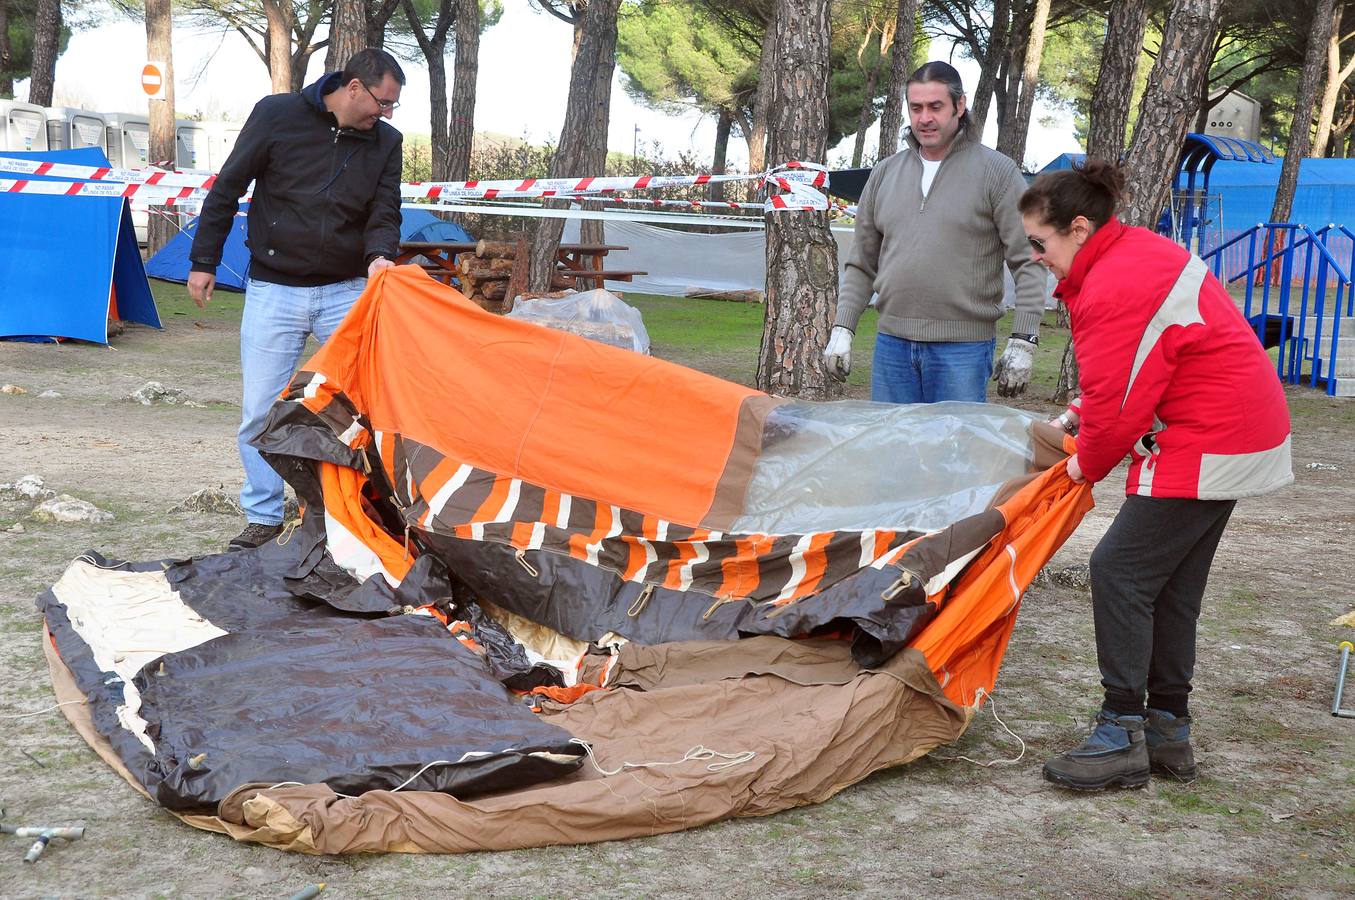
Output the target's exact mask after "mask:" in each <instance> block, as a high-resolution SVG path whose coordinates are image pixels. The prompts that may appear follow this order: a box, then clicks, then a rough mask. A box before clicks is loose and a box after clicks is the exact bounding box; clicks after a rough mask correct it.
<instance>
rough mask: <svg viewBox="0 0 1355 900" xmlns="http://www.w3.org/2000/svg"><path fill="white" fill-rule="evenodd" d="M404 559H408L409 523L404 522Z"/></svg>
mask: <svg viewBox="0 0 1355 900" xmlns="http://www.w3.org/2000/svg"><path fill="white" fill-rule="evenodd" d="M405 559H406V560H408V559H409V523H408V522H406V523H405Z"/></svg>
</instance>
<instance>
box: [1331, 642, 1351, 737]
mask: <svg viewBox="0 0 1355 900" xmlns="http://www.w3.org/2000/svg"><path fill="white" fill-rule="evenodd" d="M1351 650H1355V644H1352V643H1351V642H1350V641H1342V642H1341V662H1340V665H1339V666H1338V667H1337V669H1336V697H1335V698H1334V699H1333V700H1332V702H1331V714H1332V715H1333V716H1339V717H1341V718H1342V719H1355V709H1342V708H1341V695H1342V694H1344V693H1345V690H1346V668H1347V667H1348V666H1349V665H1350V651H1351Z"/></svg>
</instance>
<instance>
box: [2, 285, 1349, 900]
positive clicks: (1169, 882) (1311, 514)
mask: <svg viewBox="0 0 1355 900" xmlns="http://www.w3.org/2000/svg"><path fill="white" fill-rule="evenodd" d="M232 302H233V301H230V300H229V299H227V300H226V301H225V302H224V303H223V304H222V305H221V307H220V308H219V309H217V310H216V311H214V312H213V313H212V314H211V315H209V316H207V317H199V316H197V315H196V314H194V315H189V314H188V313H187V312H185V307H184V306H182V305H179V306H178V307H177V308H174V309H172V310H167V309H166V308H165V307H163V306H162V312H164V313H166V315H165V318H166V319H167V322H166V326H167V327H166V329H165V330H164V331H163V332H158V331H153V330H151V329H146V328H142V327H139V326H133V327H131V328H130V329H129V331H128V332H127V334H125V335H123V336H122V337H120V338H118V339H115V341H114V344H113V347H112V349H109V348H104V347H99V346H92V345H78V344H67V345H63V346H53V345H32V344H0V383H11V384H15V385H19V386H21V387H23V388H25V389H26V390H27V393H26V394H20V395H9V394H3V395H0V435H3V439H4V454H3V457H0V482H12V481H14V480H15V479H17V478H19V477H20V476H24V475H30V474H32V475H38V476H40V477H41V478H42V479H43V480H44V481H45V482H46V484H47V486H48V487H49V488H52V489H54V490H56V491H58V492H64V493H68V494H71V495H74V496H76V497H78V498H81V499H84V500H88V501H90V502H92V503H94V504H96V505H97V506H99V507H101V508H103V509H106V510H109V511H111V512H112V513H114V515H115V516H116V519H115V521H113V522H112V523H109V524H105V525H98V526H91V525H46V524H40V523H36V522H33V521H31V520H29V519H27V518H25V514H26V510H25V508H23V507H22V506H21V505H18V504H14V503H10V504H4V503H0V671H3V672H4V673H5V676H6V677H5V679H4V682H3V686H0V734H3V735H4V739H3V740H0V805H2V806H4V807H5V809H6V810H7V812H6V815H5V820H6V821H9V822H18V823H32V824H83V825H85V826H87V828H88V830H87V833H86V837H85V838H84V840H82V841H79V842H77V843H73V844H61V843H60V842H55V843H54V844H53V846H52V847H50V848H49V849H48V850H47V852H46V854H45V855H44V856H43V857H42V859H40V860H39V861H38V862H37V863H36V864H31V865H30V864H25V863H23V862H22V861H21V859H22V857H23V854H24V851H25V850H26V848H27V846H28V844H29V841H27V840H20V839H17V838H13V837H7V836H0V895H3V896H6V897H36V896H79V897H170V896H173V897H287V896H290V895H291V894H292V893H293V892H294V891H296V890H299V889H300V888H302V887H303V886H305V885H307V884H309V883H312V882H319V881H324V882H327V883H328V884H329V889H328V890H327V891H326V893H325V894H324V896H326V897H328V896H333V897H336V898H337V897H368V896H370V897H405V896H419V895H422V896H490V897H536V896H564V897H578V896H590V897H598V896H602V897H632V896H670V895H671V896H707V897H735V898H742V897H747V898H765V897H767V896H768V895H769V894H771V895H775V896H781V897H820V896H824V895H829V896H840V895H852V896H875V897H896V896H937V897H940V896H952V897H954V896H959V897H964V896H997V895H1011V894H1019V895H1033V896H1040V897H1046V896H1048V897H1060V896H1066V897H1122V896H1132V897H1184V896H1238V897H1305V898H1308V897H1338V896H1350V895H1351V894H1352V893H1355V720H1347V719H1338V718H1334V717H1333V716H1332V715H1331V714H1330V708H1331V702H1332V690H1333V685H1334V679H1335V674H1336V659H1337V650H1336V645H1337V641H1338V640H1342V639H1348V638H1355V630H1352V629H1350V628H1347V627H1344V626H1338V625H1335V624H1333V620H1334V619H1336V618H1337V617H1338V616H1341V615H1343V614H1345V613H1347V612H1350V611H1351V609H1352V607H1355V562H1353V561H1352V557H1351V552H1350V551H1351V546H1352V542H1353V541H1355V454H1353V453H1352V446H1353V440H1355V403H1341V402H1339V401H1332V400H1327V399H1326V398H1325V397H1320V396H1318V395H1316V393H1315V392H1313V391H1312V390H1311V389H1307V388H1305V389H1291V391H1290V399H1291V408H1292V410H1293V412H1294V423H1295V438H1294V447H1295V470H1296V474H1297V483H1296V484H1295V485H1294V486H1293V487H1291V488H1289V489H1287V490H1285V491H1283V492H1280V493H1277V494H1274V495H1272V496H1269V497H1265V498H1261V499H1258V500H1250V501H1244V502H1242V503H1240V504H1239V506H1238V509H1237V513H1236V515H1235V517H1234V519H1233V524H1232V525H1231V526H1230V528H1229V530H1228V532H1227V534H1226V535H1225V537H1224V541H1223V546H1222V548H1221V549H1220V552H1219V556H1218V560H1217V562H1216V564H1215V568H1214V575H1213V578H1212V580H1211V582H1210V585H1209V591H1208V596H1207V598H1206V603H1205V612H1204V615H1203V619H1202V622H1201V635H1200V663H1199V672H1198V678H1197V686H1196V694H1195V697H1194V712H1195V715H1196V743H1197V748H1198V750H1197V752H1198V754H1199V756H1200V763H1201V771H1202V777H1201V778H1200V779H1199V780H1198V781H1197V782H1195V783H1194V784H1191V785H1180V784H1174V783H1169V782H1166V781H1163V780H1160V779H1158V778H1154V780H1153V781H1152V783H1151V784H1150V786H1149V787H1147V788H1146V789H1144V790H1141V791H1128V792H1121V793H1112V794H1107V795H1094V796H1081V795H1074V794H1069V793H1064V792H1062V791H1059V790H1057V789H1055V788H1053V787H1052V786H1050V785H1048V784H1046V783H1044V782H1043V781H1042V780H1041V778H1040V766H1041V765H1042V763H1043V762H1044V760H1045V758H1046V757H1047V756H1049V755H1050V754H1051V753H1053V752H1056V751H1057V750H1060V749H1063V748H1064V747H1065V746H1066V745H1068V744H1069V743H1070V742H1073V741H1074V740H1075V739H1077V738H1079V737H1080V736H1081V734H1082V733H1083V731H1084V728H1085V722H1086V718H1087V716H1088V715H1089V714H1090V713H1091V712H1092V711H1094V709H1095V707H1096V705H1097V702H1098V700H1099V688H1098V677H1097V674H1096V667H1095V657H1094V652H1093V644H1092V638H1091V615H1090V598H1089V595H1088V593H1087V592H1086V590H1085V589H1084V588H1082V587H1079V586H1077V584H1076V579H1075V578H1073V577H1070V576H1072V575H1075V574H1076V571H1077V570H1076V568H1075V567H1077V566H1079V565H1085V563H1086V561H1087V557H1088V554H1089V553H1090V551H1091V549H1092V547H1093V546H1095V543H1096V541H1097V539H1098V537H1099V536H1100V535H1101V534H1102V533H1103V532H1104V530H1105V528H1106V526H1107V524H1108V523H1109V521H1110V519H1111V518H1112V517H1113V515H1114V513H1115V511H1116V509H1117V508H1118V505H1119V502H1120V500H1121V492H1122V490H1123V478H1124V472H1123V469H1121V470H1120V471H1119V472H1118V473H1116V475H1113V476H1112V477H1111V478H1110V479H1108V480H1107V481H1106V482H1105V483H1103V484H1101V485H1099V486H1098V487H1097V489H1096V500H1097V503H1098V506H1097V508H1096V509H1095V510H1094V511H1093V512H1092V513H1091V514H1090V516H1089V517H1088V518H1087V519H1086V521H1085V522H1084V524H1083V525H1082V526H1081V528H1080V529H1079V530H1078V532H1077V533H1076V534H1075V535H1074V536H1073V537H1072V539H1071V540H1070V541H1069V542H1068V544H1067V545H1066V546H1065V547H1064V548H1063V549H1062V550H1061V551H1060V552H1059V553H1058V555H1057V556H1056V557H1055V559H1054V560H1053V562H1052V563H1051V565H1050V566H1049V567H1048V568H1047V569H1046V573H1047V574H1049V575H1051V576H1053V575H1055V574H1056V573H1057V575H1058V577H1048V578H1046V577H1043V576H1042V578H1041V579H1040V581H1038V582H1037V584H1036V586H1034V587H1033V588H1032V589H1031V590H1030V591H1029V592H1028V594H1027V596H1026V599H1025V602H1024V607H1023V610H1022V613H1021V616H1020V619H1019V621H1018V624H1017V627H1016V633H1015V636H1014V638H1013V641H1012V644H1011V647H1010V649H1009V651H1008V653H1007V657H1006V662H1005V666H1004V669H1003V671H1002V674H1001V676H1000V678H999V681H998V685H997V691H996V694H995V702H994V703H993V704H991V705H989V706H987V707H985V708H984V710H983V712H982V713H981V715H980V716H979V717H978V718H976V720H975V722H974V724H973V727H972V728H971V729H970V731H969V732H968V733H967V734H966V735H965V736H964V737H963V738H961V740H960V741H959V742H957V743H956V744H955V745H953V746H949V747H943V748H941V749H939V750H938V751H936V753H934V754H933V755H932V756H931V757H929V758H926V759H923V760H921V761H919V762H916V763H914V764H911V765H908V766H905V767H902V768H899V769H896V770H892V771H888V772H883V773H880V774H877V775H875V776H873V777H871V778H869V779H867V780H865V781H864V782H862V783H860V784H857V785H855V786H854V787H851V788H849V789H847V790H845V791H843V792H842V793H841V794H839V795H838V796H837V797H835V798H833V799H832V800H830V801H828V802H826V803H823V804H821V805H818V806H814V807H808V808H803V809H797V810H792V811H789V812H784V813H781V814H778V815H774V816H769V817H766V818H762V819H741V820H733V821H728V822H723V823H720V824H716V825H713V826H710V827H706V828H700V829H697V830H693V831H689V832H684V833H679V834H672V835H662V836H658V837H654V838H648V839H642V840H632V841H623V842H616V843H607V844H599V845H592V846H576V847H554V848H548V849H540V850H528V851H520V852H512V853H494V854H488V853H484V854H472V855H466V856H440V857H439V856H404V855H387V856H358V857H342V858H331V857H319V858H316V857H305V856H299V855H289V854H285V853H281V852H278V851H275V850H271V849H267V848H262V847H258V846H254V845H250V844H239V843H235V842H234V841H232V840H230V839H229V838H226V837H223V836H219V835H214V834H208V833H205V832H201V831H196V830H194V829H192V828H190V827H188V826H186V825H183V824H181V823H180V822H179V821H178V820H176V819H174V818H172V817H171V816H169V815H168V814H167V813H165V812H163V811H162V810H160V809H158V808H157V807H155V806H154V805H153V804H151V803H150V802H149V801H147V800H146V799H144V798H142V797H141V796H140V795H139V794H137V793H136V792H135V791H133V790H132V788H131V787H130V786H128V785H127V784H126V783H125V782H124V781H122V779H120V778H119V777H118V776H117V775H115V774H114V773H113V772H112V771H111V770H110V769H109V768H108V767H107V766H106V765H104V763H102V762H101V761H100V760H99V759H98V758H97V757H96V756H95V755H94V754H93V753H92V752H91V751H90V750H89V748H88V747H87V746H86V745H85V743H84V742H83V741H82V740H81V739H80V738H79V737H78V736H77V735H76V734H75V732H74V731H73V730H72V728H71V727H70V726H69V725H68V724H67V722H66V720H65V719H64V717H63V716H62V715H61V713H60V712H59V711H54V710H51V709H49V707H51V705H52V704H53V703H54V702H55V701H54V700H53V697H52V692H51V688H50V685H49V682H48V676H47V669H46V665H45V663H44V660H43V654H42V650H41V643H40V636H41V620H40V618H39V616H38V613H37V611H36V610H35V608H34V606H33V598H34V597H35V596H36V595H37V594H38V593H39V592H40V591H41V590H43V589H44V588H45V587H46V586H48V585H50V584H51V583H52V582H54V581H55V580H56V579H57V578H58V576H59V575H60V573H61V572H62V570H63V569H64V568H65V566H66V565H67V563H68V562H69V561H70V560H71V559H72V558H73V557H75V556H76V555H77V554H78V553H80V552H82V551H84V550H86V549H89V548H94V549H97V550H99V551H100V552H102V553H104V554H105V555H108V556H111V557H119V558H124V559H133V560H146V559H162V558H182V557H185V556H188V555H191V554H201V553H206V552H214V551H216V550H218V549H220V548H222V547H223V546H224V543H225V541H226V540H227V539H228V538H229V537H230V536H231V535H232V534H234V533H235V531H237V530H238V529H239V527H240V524H241V523H240V521H239V520H237V519H236V518H233V517H231V516H228V515H217V514H207V513H188V512H174V513H171V512H169V510H170V508H171V507H173V506H174V505H176V504H177V503H179V502H180V501H182V500H183V499H185V498H186V497H187V496H188V495H189V494H191V493H192V492H193V491H195V490H198V489H199V488H202V487H217V486H224V488H225V490H226V491H227V493H230V494H234V493H235V492H236V491H237V490H238V488H239V480H240V472H239V463H238V461H237V458H236V455H235V449H234V433H235V427H236V422H237V416H238V407H237V405H236V402H237V399H236V398H237V392H238V384H239V373H238V362H237V352H238V351H237V348H238V344H237V337H238V301H235V302H236V305H235V307H234V308H233V307H232V305H231V303H232ZM233 309H234V310H235V311H236V314H232V310H233ZM655 352H656V354H657V355H660V356H662V355H664V348H663V347H662V346H656V347H655ZM752 365H753V361H752V360H750V361H749V364H748V367H749V370H750V371H751V368H752ZM150 380H156V381H160V382H161V383H162V384H164V385H165V387H168V388H178V389H181V390H183V391H185V392H186V393H187V395H188V397H189V398H191V399H193V400H194V401H197V402H198V403H201V404H203V405H202V406H200V407H199V406H185V405H182V404H179V405H166V404H157V405H154V406H149V407H147V406H141V405H139V404H137V403H134V402H131V401H128V400H125V399H123V398H125V397H126V396H127V395H128V394H129V393H131V392H132V391H134V390H136V389H137V388H139V387H141V386H142V385H143V384H144V383H145V382H147V381H150ZM44 391H56V392H58V393H59V394H60V395H61V396H60V397H46V398H43V397H40V396H39V395H40V394H41V393H43V392H44ZM1025 405H1026V406H1028V407H1029V408H1033V409H1043V410H1046V411H1047V410H1049V409H1052V407H1050V406H1048V404H1044V403H1042V401H1041V400H1040V399H1039V398H1036V399H1033V400H1029V401H1025ZM16 522H17V523H20V524H22V526H23V531H22V533H16V532H14V531H7V530H6V529H7V528H9V527H10V526H11V525H13V524H14V523H16ZM1349 705H1351V706H1355V675H1353V677H1352V690H1351V692H1350V700H1349ZM998 716H1000V717H1001V720H1002V722H1004V723H1005V728H1004V727H1003V725H1001V724H999V722H998V720H997V717H998ZM1008 728H1009V729H1010V730H1011V732H1013V733H1014V734H1015V735H1017V736H1019V738H1020V740H1021V741H1024V752H1022V750H1021V745H1020V744H1019V743H1018V741H1017V739H1016V738H1014V737H1013V736H1012V735H1011V734H1009V733H1008V731H1007V730H1006V729H1008ZM962 756H963V757H968V758H969V760H972V761H965V760H964V759H961V758H959V757H962ZM1018 756H1019V758H1018ZM973 761H977V762H978V763H983V764H986V765H979V764H975V762H973Z"/></svg>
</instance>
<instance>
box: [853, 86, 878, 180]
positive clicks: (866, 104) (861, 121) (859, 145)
mask: <svg viewBox="0 0 1355 900" xmlns="http://www.w3.org/2000/svg"><path fill="white" fill-rule="evenodd" d="M878 78H879V69H878V68H872V69H871V70H870V71H869V72H867V73H866V87H865V90H864V92H863V93H862V95H861V111H860V112H858V113H857V115H856V145H855V146H854V147H853V148H852V168H853V169H859V168H861V156H862V154H863V153H865V150H866V129H868V128H870V123H871V121H872V118H873V115H872V114H873V113H874V112H875V82H876V80H877V79H878Z"/></svg>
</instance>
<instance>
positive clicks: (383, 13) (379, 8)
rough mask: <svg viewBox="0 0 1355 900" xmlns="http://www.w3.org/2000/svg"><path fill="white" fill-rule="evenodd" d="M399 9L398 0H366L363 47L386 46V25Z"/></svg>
mask: <svg viewBox="0 0 1355 900" xmlns="http://www.w3.org/2000/svg"><path fill="white" fill-rule="evenodd" d="M399 8H400V0H367V23H366V25H367V35H366V37H365V38H364V39H363V46H364V47H377V48H381V47H385V46H386V23H388V22H389V21H390V20H391V16H393V15H395V11H396V10H397V9H399Z"/></svg>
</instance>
